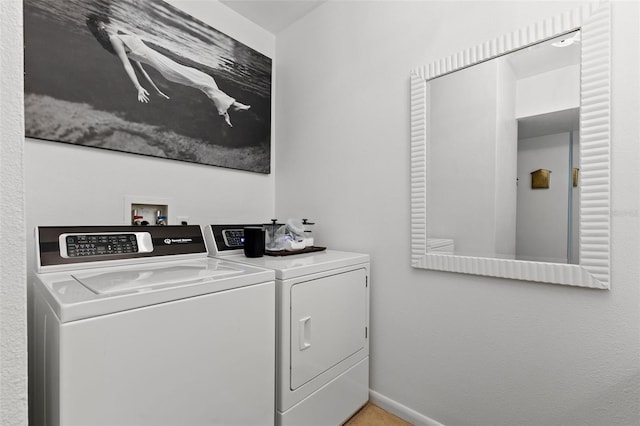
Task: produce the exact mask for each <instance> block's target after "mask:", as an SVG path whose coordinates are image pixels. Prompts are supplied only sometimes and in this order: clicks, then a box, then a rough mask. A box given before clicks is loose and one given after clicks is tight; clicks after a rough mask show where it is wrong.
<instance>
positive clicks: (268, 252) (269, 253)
mask: <svg viewBox="0 0 640 426" xmlns="http://www.w3.org/2000/svg"><path fill="white" fill-rule="evenodd" d="M326 249H327V248H326V247H317V246H311V247H305V248H303V249H300V250H293V251H286V250H280V251H271V250H265V252H264V254H265V256H292V255H294V254H302V253H313V252H314V251H323V250H326Z"/></svg>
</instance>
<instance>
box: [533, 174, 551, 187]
mask: <svg viewBox="0 0 640 426" xmlns="http://www.w3.org/2000/svg"><path fill="white" fill-rule="evenodd" d="M550 178H551V170H547V169H538V170H536V171H535V172H531V189H549V180H550Z"/></svg>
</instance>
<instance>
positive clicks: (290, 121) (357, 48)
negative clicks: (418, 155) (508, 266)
mask: <svg viewBox="0 0 640 426" xmlns="http://www.w3.org/2000/svg"><path fill="white" fill-rule="evenodd" d="M578 5H579V3H576V2H540V1H523V2H501V1H497V2H492V3H486V2H450V1H449V2H391V1H381V2H373V1H364V2H350V1H330V2H327V3H325V4H323V5H322V6H320V7H319V8H317V9H315V10H314V11H313V12H312V13H311V14H310V15H308V16H307V17H306V19H303V20H302V21H300V22H298V23H297V24H296V25H294V26H292V27H289V28H288V29H287V30H285V31H284V32H282V33H280V34H279V35H278V40H277V59H278V60H277V70H278V73H277V74H278V77H277V93H276V95H277V111H278V117H277V120H276V126H277V128H278V145H277V148H276V154H277V158H278V164H277V178H276V180H277V182H276V185H277V191H276V205H277V213H278V215H280V216H281V217H289V216H293V217H307V216H309V217H312V218H313V219H314V220H315V221H316V223H317V225H316V229H315V234H316V237H317V238H318V240H319V241H318V242H319V243H322V244H326V245H328V246H329V247H331V248H335V249H345V250H354V251H363V252H368V253H371V256H372V272H371V274H372V281H371V282H372V286H371V303H372V306H371V313H372V320H371V329H372V334H371V388H372V391H373V395H374V397H375V398H376V399H377V400H378V401H383V402H384V403H385V405H386V406H387V407H395V409H403V406H404V408H406V409H404V411H403V413H404V415H405V416H410V417H411V416H413V417H412V418H413V419H414V421H415V422H418V423H419V422H420V421H423V422H424V421H425V417H424V416H428V417H430V418H432V419H435V420H438V421H439V422H441V423H443V424H446V425H513V424H521V425H527V424H529V425H560V424H566V425H603V424H607V425H631V424H639V423H640V408H639V403H638V401H640V391H639V389H640V366H639V363H638V354H639V352H640V344H639V336H640V328H639V324H640V315H639V307H638V306H639V292H640V290H639V289H640V270H639V268H640V267H639V265H638V258H640V240H639V236H640V227H639V222H640V220H639V209H640V202H639V194H640V172H639V170H640V167H639V166H640V141H639V134H640V129H639V123H640V120H639V119H638V118H639V117H638V111H640V105H639V102H638V93H639V92H640V87H639V85H638V79H639V76H640V67H639V63H638V50H639V44H638V43H639V40H640V33H639V31H638V25H637V22H638V20H639V19H640V12H639V10H638V4H637V3H636V2H615V3H614V7H613V29H614V31H613V37H614V39H613V67H612V70H613V71H612V72H613V83H612V87H613V108H612V114H613V117H612V122H613V135H612V136H613V144H612V145H613V146H612V149H613V154H612V165H613V169H612V182H613V183H612V206H613V207H612V208H613V210H612V275H611V277H612V288H611V290H610V291H594V290H588V289H581V288H572V287H565V286H555V285H545V284H537V283H530V282H524V281H512V280H506V279H496V278H488V277H476V276H472V275H460V274H454V273H445V272H435V271H426V270H416V269H412V268H411V267H410V266H409V265H410V263H409V262H410V260H409V259H410V240H409V237H410V229H409V218H410V217H409V216H410V215H409V213H410V212H409V205H410V200H409V195H410V192H409V176H410V160H409V158H410V155H409V71H410V70H411V69H413V68H415V67H417V66H420V65H423V64H427V63H430V62H432V61H434V60H437V59H439V58H441V57H445V56H448V55H450V54H452V53H454V52H458V51H460V50H462V49H465V48H467V47H470V46H475V45H476V44H478V43H480V42H483V41H485V40H489V39H493V38H495V37H497V36H500V35H502V34H504V33H507V32H511V31H513V30H516V29H518V28H520V27H523V26H525V25H528V24H530V23H532V22H535V21H537V20H539V19H543V18H547V17H549V16H554V15H556V14H558V13H562V12H564V11H566V10H568V9H570V8H574V7H577V6H578ZM383 397H384V398H383ZM386 398H388V399H386ZM395 403H397V404H401V405H394V404H395ZM410 410H414V411H410Z"/></svg>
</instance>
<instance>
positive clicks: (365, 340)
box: [205, 225, 369, 426]
mask: <svg viewBox="0 0 640 426" xmlns="http://www.w3.org/2000/svg"><path fill="white" fill-rule="evenodd" d="M244 226H249V225H244ZM242 229H243V225H209V226H207V227H206V228H205V237H206V238H207V244H208V246H209V250H210V254H211V255H212V256H214V257H216V258H218V259H225V260H228V261H233V262H238V263H241V264H248V265H252V266H257V267H261V268H268V269H271V270H274V271H275V274H276V303H277V305H276V306H277V309H276V337H277V345H276V346H277V348H276V349H277V356H276V358H277V367H276V424H278V425H283V426H288V425H297V426H299V425H305V426H313V425H319V426H320V425H322V426H327V425H339V424H342V423H344V422H345V421H346V420H348V419H349V417H351V416H352V415H353V414H354V413H355V412H356V411H358V410H359V409H360V408H361V407H362V406H363V405H364V404H365V403H366V402H367V401H368V399H369V255H366V254H359V253H348V252H341V251H335V250H324V251H317V252H313V253H306V254H295V255H290V256H281V257H272V256H264V257H258V258H247V257H245V255H244V253H243V250H242V238H241V236H242Z"/></svg>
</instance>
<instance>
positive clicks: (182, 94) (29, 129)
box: [24, 0, 272, 173]
mask: <svg viewBox="0 0 640 426" xmlns="http://www.w3.org/2000/svg"><path fill="white" fill-rule="evenodd" d="M24 21H25V22H24V25H25V132H26V136H27V137H31V138H38V139H44V140H49V141H55V142H64V143H69V144H76V145H83V146H87V147H96V148H103V149H109V150H114V151H121V152H127V153H134V154H141V155H147V156H153V157H159V158H166V159H171V160H180V161H187V162H192V163H199V164H204V165H212V166H221V167H228V168H233V169H240V170H247V171H252V172H257V173H270V164H271V161H270V152H271V72H272V71H271V67H272V64H271V59H270V58H268V57H267V56H265V55H263V54H261V53H259V52H257V51H255V50H253V49H251V48H249V47H248V46H246V45H244V44H242V43H240V42H238V41H237V40H234V39H232V38H230V37H229V36H227V35H225V34H223V33H221V32H220V31H217V30H216V29H214V28H212V27H210V26H208V25H207V24H205V23H203V22H202V21H199V20H198V19H196V18H194V17H192V16H190V15H188V14H187V13H185V12H183V11H181V10H179V9H177V8H175V7H173V6H171V5H170V4H168V3H166V2H164V1H161V0H65V1H51V0H25V1H24Z"/></svg>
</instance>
